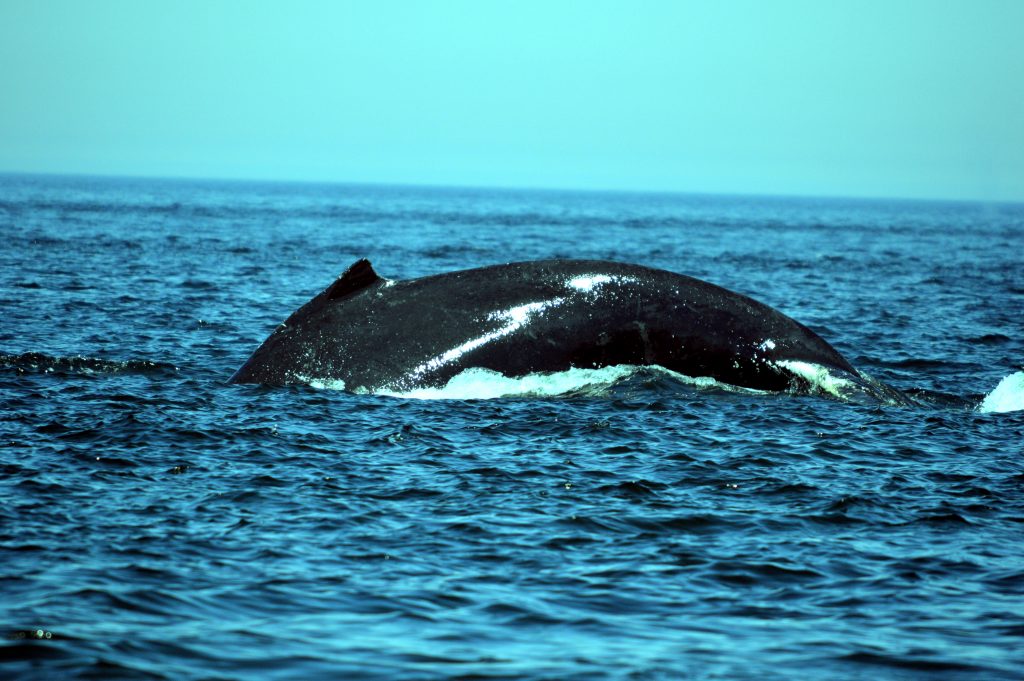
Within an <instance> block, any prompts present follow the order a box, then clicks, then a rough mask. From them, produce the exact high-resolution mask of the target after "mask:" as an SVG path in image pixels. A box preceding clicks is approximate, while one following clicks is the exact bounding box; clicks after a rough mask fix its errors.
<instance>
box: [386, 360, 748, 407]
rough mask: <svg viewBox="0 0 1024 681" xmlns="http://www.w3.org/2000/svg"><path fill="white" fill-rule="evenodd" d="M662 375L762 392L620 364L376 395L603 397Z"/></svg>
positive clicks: (455, 381) (471, 378) (468, 379)
mask: <svg viewBox="0 0 1024 681" xmlns="http://www.w3.org/2000/svg"><path fill="white" fill-rule="evenodd" d="M641 371H642V372H647V373H650V374H654V375H659V374H660V375H662V376H666V377H669V378H671V379H672V380H674V381H678V382H679V383H685V384H686V385H692V386H694V387H696V388H699V389H718V390H725V391H728V392H740V393H746V394H763V391H760V390H752V389H748V388H739V387H736V386H731V385H728V384H725V383H720V382H718V381H716V380H715V379H713V378H711V377H710V376H698V377H692V376H685V375H683V374H678V373H676V372H674V371H670V370H668V369H665V368H663V367H659V366H647V367H641V366H634V365H629V364H620V365H616V366H608V367H603V368H601V369H578V368H572V369H567V370H565V371H556V372H551V373H536V374H527V375H526V376H519V377H515V378H510V377H508V376H505V375H503V374H501V373H499V372H497V371H492V370H490V369H481V368H472V369H466V370H465V371H462V372H460V373H459V374H457V375H456V376H454V377H452V379H451V380H449V381H448V383H447V384H446V385H445V386H444V387H442V388H416V389H413V390H407V391H404V392H398V391H387V390H383V391H375V392H377V394H381V395H389V396H391V397H402V398H407V399H419V400H487V399H495V398H499V397H556V396H558V395H567V394H580V393H587V394H596V393H602V392H604V391H606V390H608V389H609V388H611V387H613V386H614V385H616V384H617V383H620V382H621V381H623V380H625V379H627V378H629V377H630V376H633V375H634V374H636V373H638V372H641Z"/></svg>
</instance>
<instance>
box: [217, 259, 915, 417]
mask: <svg viewBox="0 0 1024 681" xmlns="http://www.w3.org/2000/svg"><path fill="white" fill-rule="evenodd" d="M616 365H634V366H640V367H643V366H648V367H649V366H654V367H661V368H663V369H667V370H669V371H671V372H675V373H677V374H681V375H683V376H687V377H710V378H712V379H714V380H715V381H717V382H719V383H721V384H724V385H728V386H735V387H739V388H746V389H752V390H760V391H770V392H783V391H788V392H798V393H799V392H806V391H808V390H809V388H810V387H811V381H810V380H809V378H808V371H809V369H808V368H809V367H810V371H811V372H812V373H813V372H820V371H825V372H827V373H828V374H829V376H831V377H833V379H835V380H838V381H840V382H841V383H844V384H845V385H849V386H853V387H855V388H856V389H857V390H859V391H861V392H865V393H869V394H872V395H873V396H874V397H876V398H878V399H883V400H893V399H895V400H897V401H899V393H898V391H896V390H895V389H892V388H889V387H888V386H884V385H882V384H881V383H879V382H877V381H874V380H873V379H871V378H870V377H868V376H866V375H864V374H861V373H860V372H858V371H857V369H855V368H854V367H853V366H852V365H851V364H850V363H849V362H848V361H847V360H846V359H845V358H844V357H843V356H842V355H841V354H840V353H839V352H838V351H837V350H836V349H835V348H833V347H832V346H831V345H829V343H828V342H826V341H825V340H824V339H822V338H821V337H820V336H819V335H818V334H816V333H815V332H814V331H812V330H811V329H809V328H808V327H806V326H804V325H803V324H801V323H800V322H798V321H796V320H794V319H792V318H790V317H788V316H786V315H785V314H783V313H781V312H779V311H778V310H776V309H774V308H772V307H769V306H768V305H765V304H764V303H760V302H758V301H756V300H754V299H753V298H750V297H748V296H746V295H743V294H740V293H735V292H733V291H730V290H728V289H725V288H722V287H720V286H717V285H715V284H712V283H709V282H706V281H702V280H700V279H696V278H694V277H689V276H686V275H683V274H677V273H675V272H670V271H667V270H661V269H655V268H651V267H645V266H642V265H635V264H628V263H620V262H612V261H602V260H539V261H529V262H515V263H509V264H500V265H492V266H487V267H479V268H474V269H467V270H461V271H456V272H447V273H443V274H435V275H431V276H425V277H421V278H417V279H409V280H405V281H394V280H389V279H385V278H383V277H381V276H379V275H378V274H377V273H376V271H374V268H373V266H372V265H371V263H370V262H369V261H368V260H366V259H362V260H358V261H357V262H355V263H354V264H353V265H351V266H350V267H349V268H348V269H346V270H345V271H344V272H343V273H342V274H341V275H340V276H339V277H337V279H336V280H335V281H334V282H333V283H332V284H331V285H330V286H328V287H327V288H326V289H324V290H323V291H321V292H320V293H319V294H317V295H316V296H314V297H313V298H312V300H310V301H309V302H307V303H306V304H305V305H303V306H302V307H300V308H299V309H298V310H296V311H295V312H294V313H292V314H291V315H290V316H289V317H288V318H287V319H285V321H284V322H283V323H282V324H280V325H279V326H278V327H277V328H276V329H275V330H274V331H273V332H272V333H271V334H270V336H269V337H268V338H267V339H266V340H265V341H264V342H263V343H262V344H261V345H260V346H259V347H258V348H257V349H256V350H255V352H253V354H252V356H251V357H249V359H248V360H247V361H246V362H245V363H244V364H243V365H242V366H241V367H240V368H239V369H238V370H237V371H236V372H235V374H234V375H233V376H232V377H231V378H230V382H231V383H256V384H264V385H271V386H282V385H290V384H302V383H306V384H308V383H310V382H311V381H320V382H326V381H331V382H333V384H334V385H340V386H341V387H343V388H344V389H346V390H350V391H355V392H389V393H401V392H403V391H411V390H416V389H422V388H440V387H443V386H445V385H446V384H447V382H448V381H450V380H451V379H452V378H453V377H455V376H456V375H458V374H459V373H461V372H463V371H465V370H467V369H487V370H491V371H495V372H498V373H500V374H502V375H504V376H508V377H520V376H525V375H528V374H535V373H549V372H559V371H566V370H569V369H574V368H578V369H599V368H603V367H609V366H616Z"/></svg>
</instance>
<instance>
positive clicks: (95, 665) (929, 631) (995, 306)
mask: <svg viewBox="0 0 1024 681" xmlns="http://www.w3.org/2000/svg"><path fill="white" fill-rule="evenodd" d="M0 237H2V246H0V310H2V314H3V318H2V319H3V325H2V327H0V447H2V450H0V451H2V454H0V501H2V504H0V627H2V628H3V629H2V632H0V633H2V635H3V639H2V640H0V677H3V678H13V679H58V678H59V679H76V678H80V679H310V678H323V677H326V678H346V679H347V678H398V679H424V678H427V679H429V678H451V677H460V678H552V679H572V678H579V679H592V678H609V679H625V678H631V679H632V678H757V679H791V678H794V677H797V676H799V677H801V678H813V679H835V678H862V679H876V678H892V679H913V678H936V677H937V678H965V679H966V678H972V679H973V678H977V679H999V678H1006V679H1010V678H1020V677H1021V674H1022V670H1024V411H1020V409H1021V406H1022V400H1021V397H1022V394H1024V374H1022V373H1020V371H1021V364H1022V362H1024V260H1022V256H1021V254H1022V253H1024V206H1021V205H993V204H972V203H926V202H913V201H866V200H856V201H855V200H835V199H791V198H759V197H728V196H688V195H669V194H616V193H579V192H577V193H573V192H554V191H512V190H482V189H447V188H409V187H377V186H354V185H309V184H305V185H303V184H269V183H267V184H252V183H238V182H236V183H231V182H198V181H158V180H129V179H98V178H75V177H68V178H60V177H31V176H2V177H0ZM362 257H367V258H369V259H370V260H371V261H372V262H373V265H374V267H375V268H376V270H377V271H378V272H379V273H380V274H381V276H384V277H387V278H390V279H405V278H411V277H418V276H424V275H429V274H435V273H440V272H446V271H451V270H456V269H463V268H469V267H476V266H482V265H489V264H494V263H501V262H509V261H517V260H530V259H535V258H557V257H565V258H598V259H612V260H619V261H625V262H633V263H638V264H643V265H647V266H651V267H659V268H665V269H669V270H673V271H676V272H680V273H684V274H689V275H693V276H696V277H700V278H702V279H706V280H709V281H711V282H714V283H716V284H719V285H722V286H725V287H726V288H729V289H731V290H734V291H738V292H741V293H745V294H748V295H750V296H753V297H754V298H756V299H758V300H760V301H762V302H764V303H767V304H769V305H771V306H773V307H775V308H777V309H779V310H781V311H783V312H784V313H786V314H788V315H790V316H791V317H793V318H795V319H797V320H800V321H801V322H803V323H805V324H807V325H808V326H810V327H811V328H812V329H814V330H816V331H817V332H818V333H819V334H820V335H821V336H823V337H824V338H825V339H826V340H828V341H829V342H831V343H832V344H833V345H834V346H835V347H836V348H837V349H838V350H839V351H840V352H841V353H843V354H844V355H845V356H846V357H847V358H848V359H849V360H850V361H851V362H852V363H853V364H854V365H855V366H857V367H858V368H860V369H861V370H862V371H865V372H867V373H868V374H870V375H872V376H873V377H875V378H877V379H879V380H881V381H884V382H886V383H889V384H891V385H893V386H895V387H897V388H899V389H900V390H903V391H905V392H907V393H908V394H910V395H912V396H916V398H917V399H918V401H919V402H920V403H921V405H920V406H917V407H894V406H885V405H880V404H857V403H852V402H847V401H844V400H843V399H842V395H841V393H837V392H836V391H833V392H831V393H830V392H829V390H828V389H827V388H828V385H827V384H822V386H821V387H822V388H823V389H822V390H819V391H817V394H814V395H810V396H795V395H779V394H771V393H760V392H757V391H742V390H735V389H731V388H729V387H728V386H722V385H719V384H716V383H715V382H714V381H710V380H709V379H706V378H702V377H680V376H675V375H671V374H669V373H668V372H664V371H660V370H658V369H652V368H643V367H614V368H609V369H604V370H597V371H594V370H582V369H577V370H573V371H570V372H565V373H563V374H554V375H536V376H528V377H524V378H518V379H514V378H509V377H504V376H501V375H500V374H495V373H493V372H487V371H470V372H466V373H464V374H462V375H460V376H458V377H456V379H454V380H453V381H452V383H450V384H449V385H448V386H445V387H444V388H439V389H431V390H423V391H418V392H415V393H410V394H402V395H375V394H358V393H352V392H347V391H345V390H343V389H341V388H343V386H341V385H337V384H331V383H330V382H325V381H319V380H317V377H310V381H309V383H310V385H302V386H292V387H287V388H265V387H258V386H238V385H228V384H227V379H228V378H229V377H230V376H231V374H232V373H233V372H234V370H235V369H237V368H238V367H239V366H240V365H241V364H242V363H243V362H244V361H245V359H246V358H247V357H248V355H249V354H250V353H251V352H252V351H253V350H254V349H255V348H256V346H257V345H258V344H259V343H260V342H262V340H263V339H264V338H265V337H266V336H267V335H268V334H269V333H270V332H271V331H272V330H273V329H274V327H275V326H276V325H277V324H279V323H280V322H281V321H282V320H283V319H284V318H285V317H287V316H288V315H289V314H290V313H291V312H292V311H293V310H295V309H296V308H297V307H298V306H299V305H301V304H302V303H304V302H305V301H307V300H308V299H309V298H310V297H312V296H313V295H314V294H315V293H317V292H318V291H320V290H322V289H323V288H324V287H326V286H328V285H329V284H331V283H332V282H333V280H334V278H335V277H336V276H337V275H338V274H339V273H341V272H342V271H343V270H344V269H345V268H346V267H348V265H350V264H351V263H352V262H354V261H355V260H356V259H358V258H362ZM409 333H416V329H415V328H410V329H409ZM809 371H812V372H813V368H811V369H809ZM413 398H419V399H413Z"/></svg>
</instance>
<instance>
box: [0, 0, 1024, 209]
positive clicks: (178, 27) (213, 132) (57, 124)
mask: <svg viewBox="0 0 1024 681" xmlns="http://www.w3.org/2000/svg"><path fill="white" fill-rule="evenodd" d="M0 170H3V171H14V172H44V173H90V174H93V173H94V174H116V175H152V176H166V177H177V176H185V177H210V178H215V177H225V178H252V179H280V180H315V181H320V180H323V181H342V182H385V183H414V184H454V185H485V186H521V187H561V188H584V189H590V188H593V189H632V190H670V191H687V192H729V193H768V194H804V195H849V196H881V197H893V196H895V197H922V198H972V199H983V200H1015V201H1024V2H1020V1H1017V0H1007V1H1005V2H1001V1H997V0H972V1H964V2H958V1H949V2H943V1H942V0H922V1H914V0H902V1H901V0H887V1H884V2H873V1H871V0H856V1H853V2H845V1H842V0H833V1H813V2H811V1H807V2H777V1H772V2H766V1H757V2H741V1H724V2H684V1H682V0H677V1H675V2H664V3H663V2H653V1H646V0H634V1H632V2H599V1H596V0H588V1H586V2H555V1H554V0H544V1H541V2H531V1H528V0H519V1H516V2H491V1H488V0H476V1H473V2H461V1H454V0H453V1H444V2H440V1H439V2H412V1H409V2H391V1H387V0H384V1H382V0H367V1H365V2H351V3H349V2H302V1H294V0H293V1H289V2H258V1H256V0H250V1H246V2H220V1H216V0H204V1H200V2H193V1H189V0H176V1H171V2H156V1H152V2H149V1H138V2H135V1H125V2H108V1H104V0H89V1H84V0H83V1H72V2H53V1H49V0H0Z"/></svg>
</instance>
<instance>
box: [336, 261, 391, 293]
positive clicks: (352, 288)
mask: <svg viewBox="0 0 1024 681" xmlns="http://www.w3.org/2000/svg"><path fill="white" fill-rule="evenodd" d="M378 281H382V279H381V278H380V277H379V276H377V273H376V272H374V271H373V265H371V264H370V261H369V260H367V259H366V258H362V259H360V260H356V261H355V263H353V264H352V265H351V266H350V267H349V268H348V269H347V270H345V273H344V274H342V275H341V276H340V277H338V279H337V281H335V282H334V283H333V284H331V286H330V288H328V289H327V299H328V300H334V299H336V298H343V297H344V296H347V295H350V294H353V293H356V292H358V291H362V290H363V289H364V288H366V287H367V286H372V285H373V284H375V283H377V282H378Z"/></svg>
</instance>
